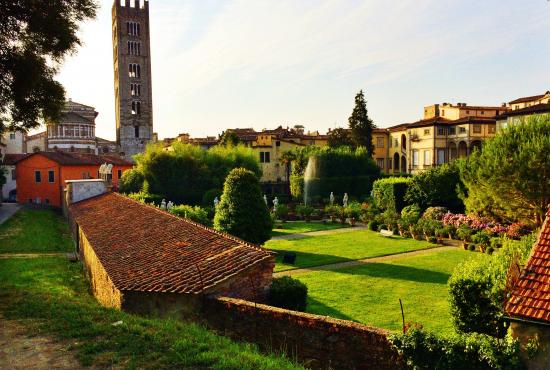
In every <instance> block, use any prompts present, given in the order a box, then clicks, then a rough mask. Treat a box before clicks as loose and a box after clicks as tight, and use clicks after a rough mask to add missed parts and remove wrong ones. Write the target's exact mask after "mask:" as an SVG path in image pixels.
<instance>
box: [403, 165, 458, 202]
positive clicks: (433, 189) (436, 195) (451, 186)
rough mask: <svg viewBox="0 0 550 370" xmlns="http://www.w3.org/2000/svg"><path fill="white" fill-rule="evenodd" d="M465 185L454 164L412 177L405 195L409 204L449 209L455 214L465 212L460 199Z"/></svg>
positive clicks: (431, 169)
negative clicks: (461, 190)
mask: <svg viewBox="0 0 550 370" xmlns="http://www.w3.org/2000/svg"><path fill="white" fill-rule="evenodd" d="M463 186H464V185H463V184H462V181H461V180H460V170H459V168H458V166H457V165H456V164H454V163H449V164H444V165H442V166H438V167H434V168H430V169H428V170H426V171H423V172H421V173H419V174H417V175H414V176H413V177H412V180H411V182H410V184H409V188H408V189H407V193H406V194H405V200H406V201H407V202H408V203H409V204H418V205H419V206H420V207H421V208H422V209H425V208H427V207H434V206H441V207H447V208H449V209H450V210H451V211H453V212H455V213H461V212H463V211H464V203H463V202H462V200H461V199H460V197H459V193H460V189H462V187H463Z"/></svg>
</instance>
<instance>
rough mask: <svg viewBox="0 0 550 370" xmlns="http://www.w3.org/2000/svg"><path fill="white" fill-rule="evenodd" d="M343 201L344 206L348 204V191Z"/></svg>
mask: <svg viewBox="0 0 550 370" xmlns="http://www.w3.org/2000/svg"><path fill="white" fill-rule="evenodd" d="M342 203H343V204H344V207H347V206H348V193H344V200H343V202H342Z"/></svg>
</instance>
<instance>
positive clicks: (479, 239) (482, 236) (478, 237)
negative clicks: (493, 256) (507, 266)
mask: <svg viewBox="0 0 550 370" xmlns="http://www.w3.org/2000/svg"><path fill="white" fill-rule="evenodd" d="M490 241H491V236H489V234H487V232H485V231H478V232H477V233H475V234H474V235H473V236H472V242H474V243H476V244H481V245H484V246H488V245H489V244H490Z"/></svg>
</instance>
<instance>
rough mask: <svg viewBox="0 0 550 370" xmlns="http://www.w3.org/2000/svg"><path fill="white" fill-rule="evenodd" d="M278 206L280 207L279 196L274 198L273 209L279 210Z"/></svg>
mask: <svg viewBox="0 0 550 370" xmlns="http://www.w3.org/2000/svg"><path fill="white" fill-rule="evenodd" d="M277 207H279V199H278V198H277V197H275V198H274V199H273V210H274V211H277Z"/></svg>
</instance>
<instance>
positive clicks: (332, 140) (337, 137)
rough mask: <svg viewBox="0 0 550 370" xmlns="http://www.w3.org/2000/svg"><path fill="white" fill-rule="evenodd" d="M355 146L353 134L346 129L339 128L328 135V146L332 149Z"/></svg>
mask: <svg viewBox="0 0 550 370" xmlns="http://www.w3.org/2000/svg"><path fill="white" fill-rule="evenodd" d="M353 145H354V143H353V140H351V133H350V131H349V130H346V129H345V128H342V127H338V128H335V129H334V130H332V131H330V132H329V133H328V146H329V147H331V148H338V147H340V146H348V147H352V146H353Z"/></svg>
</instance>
